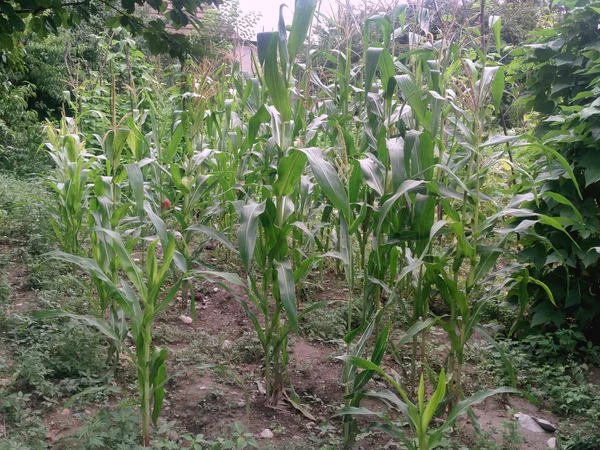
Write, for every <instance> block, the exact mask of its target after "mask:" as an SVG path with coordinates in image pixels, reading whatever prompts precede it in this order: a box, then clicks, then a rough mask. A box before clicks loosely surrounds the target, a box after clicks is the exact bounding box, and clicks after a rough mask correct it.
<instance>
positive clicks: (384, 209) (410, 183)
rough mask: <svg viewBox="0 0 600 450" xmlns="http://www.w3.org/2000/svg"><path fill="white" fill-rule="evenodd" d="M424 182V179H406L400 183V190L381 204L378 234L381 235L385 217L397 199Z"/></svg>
mask: <svg viewBox="0 0 600 450" xmlns="http://www.w3.org/2000/svg"><path fill="white" fill-rule="evenodd" d="M423 183H425V182H424V181H423V180H406V181H404V182H403V183H402V184H401V185H400V187H399V188H398V190H397V191H396V192H395V193H394V195H392V196H391V197H389V198H388V199H387V200H386V201H385V202H384V203H383V205H381V208H380V209H379V218H378V220H377V235H379V233H381V230H382V227H383V225H384V223H385V218H386V217H387V215H388V213H389V211H390V209H391V208H392V206H393V205H394V203H396V201H397V200H398V199H399V198H400V197H402V196H403V195H404V194H406V193H407V192H409V191H410V190H412V189H415V188H416V187H418V186H420V185H422V184H423Z"/></svg>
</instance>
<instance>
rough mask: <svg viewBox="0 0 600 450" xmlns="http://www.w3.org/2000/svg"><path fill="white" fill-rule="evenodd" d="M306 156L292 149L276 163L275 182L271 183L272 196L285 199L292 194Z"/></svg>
mask: <svg viewBox="0 0 600 450" xmlns="http://www.w3.org/2000/svg"><path fill="white" fill-rule="evenodd" d="M306 161H307V158H306V155H305V154H304V153H303V152H301V151H300V150H296V149H292V150H290V152H289V154H288V155H287V156H284V157H283V158H281V159H280V160H279V162H278V163H277V180H275V183H273V195H275V196H276V197H285V196H286V195H290V194H291V193H292V192H294V188H295V187H296V185H297V184H298V183H299V182H300V177H301V176H302V173H303V172H304V166H305V165H306Z"/></svg>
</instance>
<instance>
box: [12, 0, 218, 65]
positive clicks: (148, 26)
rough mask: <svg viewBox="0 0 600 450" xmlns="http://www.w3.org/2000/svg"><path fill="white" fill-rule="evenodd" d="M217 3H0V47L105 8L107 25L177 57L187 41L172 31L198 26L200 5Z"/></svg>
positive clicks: (72, 0) (46, 0) (132, 0)
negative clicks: (144, 11) (147, 13)
mask: <svg viewBox="0 0 600 450" xmlns="http://www.w3.org/2000/svg"><path fill="white" fill-rule="evenodd" d="M218 3H219V1H218V0H168V1H167V0H148V1H147V2H146V0H120V1H115V0H65V1H63V0H0V48H4V49H11V48H13V47H14V44H15V36H16V35H17V34H19V33H22V32H25V31H27V30H28V31H30V32H33V33H36V34H37V35H38V36H40V37H42V38H43V37H46V36H47V35H48V34H50V33H57V32H58V30H59V28H72V27H74V26H76V25H78V24H79V23H80V22H81V21H82V20H89V19H90V17H92V16H94V15H96V14H98V12H99V11H100V10H101V9H106V10H108V11H111V12H112V13H113V14H112V15H111V16H109V18H108V20H107V25H108V26H110V27H117V26H123V27H125V28H127V29H128V30H130V31H131V32H132V33H134V34H138V35H143V36H144V38H145V39H146V40H147V41H148V44H149V47H150V50H151V51H152V52H153V53H156V54H157V53H166V52H168V53H170V54H171V56H179V57H181V56H182V55H184V54H185V53H186V52H187V50H188V49H189V40H188V38H187V36H186V35H185V34H182V33H176V31H177V30H179V29H180V28H182V27H185V26H187V25H188V24H193V25H196V26H198V25H199V23H200V22H201V17H200V16H201V15H199V14H198V10H199V9H201V8H202V6H203V5H209V4H218ZM145 4H147V5H149V6H150V7H151V8H152V9H153V10H154V11H155V17H154V18H153V19H151V20H148V18H145V17H143V15H141V14H140V13H139V11H140V9H141V8H140V7H142V6H144V5H145ZM136 12H137V14H136Z"/></svg>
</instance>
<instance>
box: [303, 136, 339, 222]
mask: <svg viewBox="0 0 600 450" xmlns="http://www.w3.org/2000/svg"><path fill="white" fill-rule="evenodd" d="M302 151H303V152H304V153H305V154H306V156H307V157H308V163H309V164H310V168H311V170H312V172H313V175H314V176H315V178H316V179H317V182H318V183H319V186H321V189H322V190H323V193H324V194H325V195H326V196H327V198H328V199H329V201H330V202H331V203H332V204H333V206H334V207H335V208H337V209H338V210H339V211H340V214H342V215H343V216H344V217H345V219H346V220H347V221H348V222H349V221H350V219H351V218H350V202H349V201H348V194H347V192H346V189H345V188H344V185H343V184H342V181H341V180H340V178H339V176H338V174H337V172H336V171H335V169H334V168H333V166H332V165H331V163H329V162H328V161H326V160H325V158H324V157H323V153H322V152H321V149H320V148H318V147H311V148H305V149H302Z"/></svg>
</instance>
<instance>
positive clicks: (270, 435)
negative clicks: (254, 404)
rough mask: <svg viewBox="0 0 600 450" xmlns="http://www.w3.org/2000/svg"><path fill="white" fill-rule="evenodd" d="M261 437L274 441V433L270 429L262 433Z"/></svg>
mask: <svg viewBox="0 0 600 450" xmlns="http://www.w3.org/2000/svg"><path fill="white" fill-rule="evenodd" d="M260 437H261V438H263V439H273V432H272V431H271V430H269V429H268V428H265V429H264V430H263V431H262V433H260Z"/></svg>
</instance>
